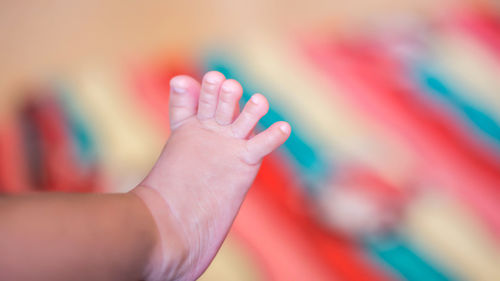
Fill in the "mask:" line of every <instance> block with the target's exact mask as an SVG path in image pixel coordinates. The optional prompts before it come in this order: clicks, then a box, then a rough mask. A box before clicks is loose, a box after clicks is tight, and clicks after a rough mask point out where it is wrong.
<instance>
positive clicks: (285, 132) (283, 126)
mask: <svg viewBox="0 0 500 281" xmlns="http://www.w3.org/2000/svg"><path fill="white" fill-rule="evenodd" d="M280 130H281V131H282V132H283V133H284V134H288V133H290V126H287V125H281V126H280Z"/></svg>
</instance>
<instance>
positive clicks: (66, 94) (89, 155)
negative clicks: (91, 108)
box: [55, 83, 98, 166]
mask: <svg viewBox="0 0 500 281" xmlns="http://www.w3.org/2000/svg"><path fill="white" fill-rule="evenodd" d="M55 89H56V91H57V93H58V95H57V97H58V99H59V103H60V105H61V108H62V110H63V111H64V115H65V117H66V118H67V119H66V120H65V122H66V124H67V125H68V128H69V130H70V134H71V137H72V138H73V140H74V143H75V144H76V150H77V155H78V158H79V160H80V163H81V164H83V165H85V166H91V165H94V164H96V163H97V162H98V149H97V142H96V140H95V139H94V136H93V135H92V132H91V130H90V126H89V122H87V121H86V120H85V118H84V116H83V114H82V113H81V110H80V109H79V108H78V106H77V104H76V102H75V100H74V99H73V97H72V95H71V92H70V90H69V89H68V88H67V87H65V86H64V85H62V84H61V83H59V84H57V85H56V87H55Z"/></svg>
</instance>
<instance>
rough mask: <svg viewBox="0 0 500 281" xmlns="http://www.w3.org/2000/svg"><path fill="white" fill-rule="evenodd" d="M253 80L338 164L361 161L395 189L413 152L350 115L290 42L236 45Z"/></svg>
mask: <svg viewBox="0 0 500 281" xmlns="http://www.w3.org/2000/svg"><path fill="white" fill-rule="evenodd" d="M255 42H258V43H255ZM235 49H236V50H238V51H239V52H238V55H239V57H238V58H239V60H240V61H241V64H242V66H243V67H244V69H245V74H247V75H250V76H251V79H252V81H256V83H257V84H258V85H260V86H262V87H263V90H266V91H269V93H267V92H265V93H263V94H265V95H268V96H269V97H270V98H271V99H272V101H274V102H275V103H276V104H271V107H273V106H274V107H276V106H277V107H279V109H280V110H282V111H284V112H286V113H287V114H291V115H289V116H290V117H291V118H293V120H294V122H293V123H294V124H295V125H297V126H300V129H301V131H302V132H306V133H307V134H309V135H310V136H312V139H314V140H315V141H317V142H318V145H319V146H321V148H322V149H324V151H322V152H326V153H334V155H333V157H334V159H335V160H336V161H337V160H338V161H339V162H343V161H346V162H353V161H354V162H360V163H362V164H365V165H367V166H369V167H371V168H372V169H373V170H374V171H377V172H378V173H379V174H381V175H382V176H383V177H385V178H386V179H388V180H389V181H391V182H392V183H393V184H395V185H396V186H401V185H403V184H404V183H405V182H406V180H407V175H409V174H410V173H411V171H412V169H413V168H414V165H415V164H414V163H413V159H415V157H412V152H411V151H410V150H408V149H407V148H406V147H405V146H404V145H402V144H401V143H399V142H398V141H397V140H396V139H392V138H389V137H387V134H386V135H384V136H383V135H382V134H381V132H380V131H379V130H380V128H375V127H374V124H368V123H367V122H366V118H368V117H367V116H361V115H360V114H359V113H357V112H354V111H353V110H352V109H351V108H350V106H349V105H348V104H347V103H346V101H344V100H343V99H342V98H341V97H340V96H341V95H342V94H339V91H340V90H339V89H336V88H334V87H333V86H332V85H331V84H332V83H330V81H327V79H326V78H325V77H324V75H323V74H321V73H320V72H319V71H318V70H316V69H315V68H314V67H313V66H312V65H310V64H309V63H308V62H307V61H306V58H305V57H304V55H303V54H300V53H299V52H298V51H297V50H294V49H292V46H291V45H290V42H287V41H285V40H280V39H277V38H276V36H272V37H271V36H269V37H266V36H263V35H260V36H259V37H255V38H252V39H251V40H249V41H245V42H243V44H241V45H238V46H237V47H235Z"/></svg>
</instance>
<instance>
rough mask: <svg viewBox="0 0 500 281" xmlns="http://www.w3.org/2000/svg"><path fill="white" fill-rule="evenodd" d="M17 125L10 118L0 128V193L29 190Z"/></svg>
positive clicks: (25, 164) (24, 157) (19, 131)
mask: <svg viewBox="0 0 500 281" xmlns="http://www.w3.org/2000/svg"><path fill="white" fill-rule="evenodd" d="M22 144H23V140H22V137H21V130H20V127H19V124H18V123H17V122H15V120H12V119H10V118H8V119H6V120H2V125H1V127H0V193H1V192H6V193H18V192H25V191H28V190H29V188H30V187H29V186H30V184H29V183H28V181H27V178H28V173H27V171H26V167H27V163H25V162H24V159H26V156H25V155H24V150H23V145H22Z"/></svg>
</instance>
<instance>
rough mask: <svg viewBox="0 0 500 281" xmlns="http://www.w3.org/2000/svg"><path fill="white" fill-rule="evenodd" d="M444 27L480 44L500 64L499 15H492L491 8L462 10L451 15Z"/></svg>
mask: <svg viewBox="0 0 500 281" xmlns="http://www.w3.org/2000/svg"><path fill="white" fill-rule="evenodd" d="M445 25H446V26H448V27H451V28H454V29H457V30H458V31H460V32H465V33H466V34H468V35H469V36H470V37H472V38H475V39H476V40H478V41H479V42H481V43H482V44H483V45H484V46H485V47H486V48H488V49H489V51H490V52H492V53H493V55H494V56H495V57H496V58H497V61H498V62H499V63H500V15H499V14H494V13H493V12H492V11H491V7H490V8H489V9H488V8H487V7H483V8H479V7H476V8H475V9H462V10H461V11H458V12H457V13H455V14H453V16H452V17H451V18H449V19H448V21H446V22H445Z"/></svg>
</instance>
